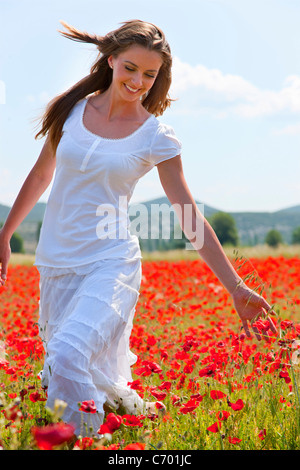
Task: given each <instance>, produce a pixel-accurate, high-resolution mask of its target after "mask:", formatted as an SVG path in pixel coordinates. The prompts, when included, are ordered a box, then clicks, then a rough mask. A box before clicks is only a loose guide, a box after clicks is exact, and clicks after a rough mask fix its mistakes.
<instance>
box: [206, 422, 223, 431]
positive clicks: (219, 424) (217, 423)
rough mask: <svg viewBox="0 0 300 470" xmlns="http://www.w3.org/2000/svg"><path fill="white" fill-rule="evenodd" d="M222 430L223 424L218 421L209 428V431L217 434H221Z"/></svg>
mask: <svg viewBox="0 0 300 470" xmlns="http://www.w3.org/2000/svg"><path fill="white" fill-rule="evenodd" d="M220 429H221V423H220V421H216V422H215V423H214V424H212V425H211V426H208V428H207V431H210V432H214V433H216V432H219V431H220Z"/></svg>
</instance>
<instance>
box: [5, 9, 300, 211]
mask: <svg viewBox="0 0 300 470" xmlns="http://www.w3.org/2000/svg"><path fill="white" fill-rule="evenodd" d="M133 18H139V19H143V20H146V21H150V22H153V23H156V24H157V25H158V26H160V27H161V28H162V29H163V30H164V32H165V34H166V36H167V38H168V40H169V42H170V45H171V48H172V53H173V56H174V67H173V84H172V89H171V95H172V97H173V98H176V99H177V101H176V102H175V103H173V105H172V108H171V109H170V110H168V111H167V112H166V113H165V114H164V116H162V117H161V118H160V119H161V120H162V121H164V122H167V123H168V124H171V125H172V126H173V127H174V129H175V131H176V133H177V135H178V137H179V138H180V140H181V141H182V144H183V153H182V157H183V164H184V169H185V175H186V179H187V181H188V184H189V186H190V188H191V191H192V194H193V195H194V197H195V198H196V199H197V200H199V201H201V202H204V203H205V204H208V205H211V206H213V207H216V208H219V209H222V210H225V211H274V210H278V209H282V208H285V207H289V206H293V205H297V204H300V178H299V176H300V158H299V149H300V61H299V51H300V28H299V20H300V2H299V0H184V1H183V0H180V1H179V0H151V1H143V2H141V1H140V0H126V1H124V0H110V1H101V0H84V1H78V0H59V1H58V0H51V1H49V0H47V1H46V0H0V103H1V104H0V203H2V204H7V205H11V204H12V203H13V201H14V199H15V197H16V195H17V193H18V191H19V189H20V186H21V184H22V182H23V181H24V179H25V177H26V175H27V173H28V172H29V171H30V169H31V167H32V166H33V164H34V162H35V160H36V159H37V157H38V154H39V152H40V150H41V147H42V145H43V141H40V140H39V141H36V140H35V139H34V133H35V125H36V122H35V121H34V119H35V118H37V117H38V116H40V115H41V113H42V111H43V109H44V107H45V105H46V103H47V102H48V101H49V100H50V99H51V98H52V97H54V96H55V95H56V94H58V93H60V92H62V91H63V90H64V89H66V88H68V87H69V86H70V85H72V84H73V83H74V82H76V81H78V80H79V79H80V78H81V77H83V76H84V75H85V74H87V73H88V71H89V68H90V66H91V64H92V62H93V61H94V59H95V57H96V49H95V48H94V47H93V46H92V45H85V44H80V43H75V42H73V41H70V40H68V39H66V38H64V37H62V36H61V35H60V34H59V33H58V32H57V30H58V29H60V28H61V25H60V23H59V20H61V19H62V20H64V21H66V22H67V23H69V24H71V25H73V26H75V27H77V28H78V29H81V30H87V31H89V32H95V33H97V34H100V35H101V34H105V33H107V32H108V31H110V30H112V29H115V28H116V27H118V26H119V24H120V23H122V22H123V21H126V20H129V19H133ZM48 194H49V191H47V192H46V193H45V195H44V196H43V197H42V198H41V200H42V201H46V200H47V196H48ZM161 195H163V190H162V188H161V186H160V183H159V179H158V176H157V171H156V169H154V170H152V171H151V172H150V173H149V174H148V175H147V176H146V177H144V178H143V179H142V180H141V181H140V183H139V184H138V185H137V187H136V190H135V194H134V196H133V198H132V201H135V202H141V201H144V200H148V199H152V198H154V197H158V196H161Z"/></svg>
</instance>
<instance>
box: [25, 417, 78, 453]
mask: <svg viewBox="0 0 300 470" xmlns="http://www.w3.org/2000/svg"><path fill="white" fill-rule="evenodd" d="M74 430H75V428H74V426H72V425H71V424H66V423H61V422H59V423H54V424H49V425H48V426H44V427H37V426H34V427H33V428H32V429H31V432H32V435H33V437H34V439H35V442H36V444H37V446H38V448H39V449H40V450H53V449H54V448H55V447H58V446H61V445H62V444H64V443H66V442H69V441H70V440H71V439H72V438H73V437H74Z"/></svg>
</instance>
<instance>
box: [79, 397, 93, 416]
mask: <svg viewBox="0 0 300 470" xmlns="http://www.w3.org/2000/svg"><path fill="white" fill-rule="evenodd" d="M79 411H84V413H91V414H94V413H97V408H96V405H95V402H94V400H85V401H83V402H82V403H81V406H80V408H79Z"/></svg>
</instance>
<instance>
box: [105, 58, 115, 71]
mask: <svg viewBox="0 0 300 470" xmlns="http://www.w3.org/2000/svg"><path fill="white" fill-rule="evenodd" d="M107 63H108V65H109V67H110V68H111V69H113V68H114V65H113V57H112V55H110V56H109V57H108V59H107Z"/></svg>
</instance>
